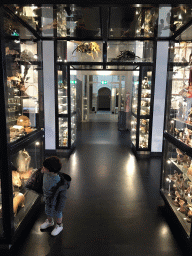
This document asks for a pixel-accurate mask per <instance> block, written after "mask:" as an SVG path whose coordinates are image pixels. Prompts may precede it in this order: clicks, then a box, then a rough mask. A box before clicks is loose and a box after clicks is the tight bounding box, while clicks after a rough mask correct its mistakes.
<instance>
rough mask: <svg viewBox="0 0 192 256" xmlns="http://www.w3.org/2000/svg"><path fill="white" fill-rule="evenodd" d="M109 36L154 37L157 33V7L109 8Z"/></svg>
mask: <svg viewBox="0 0 192 256" xmlns="http://www.w3.org/2000/svg"><path fill="white" fill-rule="evenodd" d="M110 14H111V15H110V28H109V38H117V39H118V38H130V37H132V38H133V37H154V36H155V34H156V33H157V19H158V8H157V7H155V6H154V5H153V4H152V5H147V6H144V7H143V6H141V5H140V6H139V5H138V6H137V5H133V6H120V7H111V8H110Z"/></svg>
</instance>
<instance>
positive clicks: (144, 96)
mask: <svg viewBox="0 0 192 256" xmlns="http://www.w3.org/2000/svg"><path fill="white" fill-rule="evenodd" d="M151 79H152V72H150V71H147V73H146V76H144V77H143V79H142V84H141V107H140V115H149V114H150V106H151Z"/></svg>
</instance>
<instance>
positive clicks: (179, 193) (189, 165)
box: [161, 139, 192, 238]
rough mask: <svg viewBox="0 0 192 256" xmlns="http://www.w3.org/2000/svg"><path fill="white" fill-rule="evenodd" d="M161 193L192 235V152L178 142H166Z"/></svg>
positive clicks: (188, 233) (187, 232)
mask: <svg viewBox="0 0 192 256" xmlns="http://www.w3.org/2000/svg"><path fill="white" fill-rule="evenodd" d="M163 159H164V160H163V173H162V183H161V194H162V196H163V198H164V200H165V201H166V203H167V204H168V205H169V207H170V208H171V210H172V211H173V213H174V214H175V216H176V218H177V220H178V221H179V223H180V224H181V226H182V227H183V230H184V232H185V234H186V237H188V238H190V237H191V223H192V162H191V159H192V154H186V152H185V148H182V145H179V144H178V145H177V142H174V144H173V143H172V142H169V140H168V139H167V140H166V141H165V143H164V152H163Z"/></svg>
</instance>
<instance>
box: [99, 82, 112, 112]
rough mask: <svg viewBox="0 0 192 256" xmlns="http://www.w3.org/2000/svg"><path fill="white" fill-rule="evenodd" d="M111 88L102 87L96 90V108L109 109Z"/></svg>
mask: <svg viewBox="0 0 192 256" xmlns="http://www.w3.org/2000/svg"><path fill="white" fill-rule="evenodd" d="M110 102H111V90H110V89H109V88H106V87H102V88H100V89H99V91H98V110H107V111H108V110H110Z"/></svg>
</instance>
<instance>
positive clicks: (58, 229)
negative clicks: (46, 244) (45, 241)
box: [51, 224, 63, 236]
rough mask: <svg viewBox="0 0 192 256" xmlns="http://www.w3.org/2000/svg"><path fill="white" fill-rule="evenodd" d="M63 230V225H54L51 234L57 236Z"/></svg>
mask: <svg viewBox="0 0 192 256" xmlns="http://www.w3.org/2000/svg"><path fill="white" fill-rule="evenodd" d="M62 230H63V224H56V226H55V228H54V229H53V231H52V232H51V235H52V236H57V235H58V234H59V233H60V232H61V231H62Z"/></svg>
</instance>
